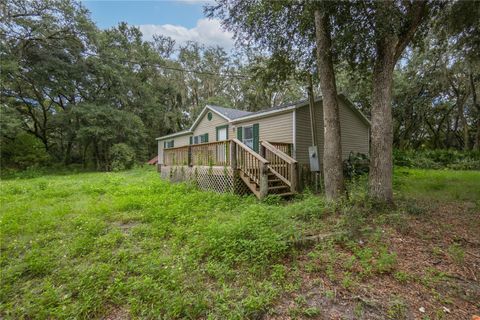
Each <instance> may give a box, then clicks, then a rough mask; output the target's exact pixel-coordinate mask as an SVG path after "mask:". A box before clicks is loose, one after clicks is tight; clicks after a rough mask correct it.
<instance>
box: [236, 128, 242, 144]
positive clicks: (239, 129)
mask: <svg viewBox="0 0 480 320" xmlns="http://www.w3.org/2000/svg"><path fill="white" fill-rule="evenodd" d="M242 131H243V130H242V127H237V139H238V140H240V141H242V133H243V132H242Z"/></svg>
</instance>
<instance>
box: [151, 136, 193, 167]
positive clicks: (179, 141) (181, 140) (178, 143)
mask: <svg viewBox="0 0 480 320" xmlns="http://www.w3.org/2000/svg"><path fill="white" fill-rule="evenodd" d="M190 136H191V134H185V135H183V136H177V137H173V138H166V139H163V140H158V159H159V162H158V163H159V164H163V142H164V141H170V140H173V141H174V142H173V146H174V147H182V146H186V145H188V144H190Z"/></svg>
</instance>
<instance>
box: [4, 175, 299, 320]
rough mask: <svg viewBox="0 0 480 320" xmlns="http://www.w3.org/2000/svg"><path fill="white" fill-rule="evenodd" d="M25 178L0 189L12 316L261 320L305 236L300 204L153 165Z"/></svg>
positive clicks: (6, 182)
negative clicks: (212, 185) (209, 185)
mask: <svg viewBox="0 0 480 320" xmlns="http://www.w3.org/2000/svg"><path fill="white" fill-rule="evenodd" d="M29 176H31V175H27V174H26V176H25V177H24V178H22V176H21V175H18V176H17V177H16V179H12V180H4V181H2V182H1V183H2V186H1V195H0V200H1V203H2V206H1V222H0V234H1V239H0V240H1V241H0V243H1V249H2V260H1V265H2V286H1V288H0V297H1V300H2V301H3V303H2V305H1V307H0V313H1V314H2V316H3V317H4V318H5V319H13V318H19V317H34V318H57V319H58V318H72V317H84V318H100V317H103V316H107V315H108V313H109V312H110V310H111V308H112V306H113V307H115V306H119V307H125V308H127V309H128V312H129V313H131V314H132V316H135V317H140V318H159V317H164V318H170V319H171V318H185V317H190V318H199V317H208V316H212V317H217V318H232V317H238V318H247V317H257V316H258V315H259V314H263V313H264V312H265V310H266V309H267V308H268V307H269V306H270V305H271V304H272V302H273V299H274V298H275V297H277V296H278V294H279V289H278V287H277V284H276V283H281V282H282V281H283V280H282V279H283V278H284V277H283V276H281V275H280V274H281V273H282V271H281V269H279V265H278V263H281V261H282V258H284V257H285V255H287V254H288V253H290V252H291V250H292V248H291V246H290V244H289V243H288V242H287V240H289V239H292V238H295V237H296V234H297V232H299V231H300V230H301V229H302V228H301V227H300V223H301V222H300V220H297V219H296V218H294V217H293V218H292V216H294V214H293V213H295V212H296V207H292V208H290V207H289V206H278V205H268V204H265V203H260V202H257V201H256V200H255V199H254V198H253V197H239V196H235V195H231V194H215V193H210V192H201V191H198V190H196V189H194V188H193V187H191V186H188V185H185V184H177V185H172V184H169V183H167V182H165V181H162V180H160V179H158V175H157V173H156V172H155V171H153V170H150V171H146V170H141V169H137V170H134V171H124V172H121V173H120V172H119V173H113V172H109V173H79V174H70V175H58V176H56V175H44V176H37V177H35V178H29ZM283 272H284V271H283ZM271 274H272V276H270V275H271ZM13 293H15V294H13Z"/></svg>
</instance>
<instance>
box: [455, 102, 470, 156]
mask: <svg viewBox="0 0 480 320" xmlns="http://www.w3.org/2000/svg"><path fill="white" fill-rule="evenodd" d="M457 108H458V116H459V118H460V123H461V124H462V133H463V150H468V149H469V148H470V147H469V140H470V139H469V135H468V123H467V118H466V117H465V108H464V100H463V99H461V98H460V97H457Z"/></svg>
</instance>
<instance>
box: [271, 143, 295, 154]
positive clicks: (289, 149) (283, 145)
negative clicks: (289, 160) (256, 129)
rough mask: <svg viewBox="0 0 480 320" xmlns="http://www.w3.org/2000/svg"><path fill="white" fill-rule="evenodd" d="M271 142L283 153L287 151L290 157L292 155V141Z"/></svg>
mask: <svg viewBox="0 0 480 320" xmlns="http://www.w3.org/2000/svg"><path fill="white" fill-rule="evenodd" d="M269 143H270V144H271V145H272V146H274V147H275V148H277V149H278V150H280V151H282V152H283V153H286V154H287V155H289V156H290V157H291V156H292V149H293V145H292V144H291V143H287V142H270V141H269Z"/></svg>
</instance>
